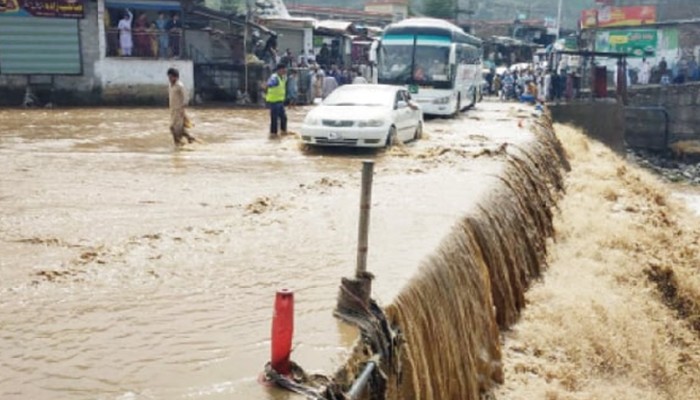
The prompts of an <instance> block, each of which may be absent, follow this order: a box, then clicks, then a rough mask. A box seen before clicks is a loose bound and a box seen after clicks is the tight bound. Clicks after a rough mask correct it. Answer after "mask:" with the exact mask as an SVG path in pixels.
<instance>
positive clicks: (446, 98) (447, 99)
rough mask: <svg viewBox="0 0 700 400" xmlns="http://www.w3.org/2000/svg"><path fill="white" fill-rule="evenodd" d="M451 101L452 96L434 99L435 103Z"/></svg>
mask: <svg viewBox="0 0 700 400" xmlns="http://www.w3.org/2000/svg"><path fill="white" fill-rule="evenodd" d="M449 102H450V96H446V97H438V98H437V99H435V100H433V104H447V103H449Z"/></svg>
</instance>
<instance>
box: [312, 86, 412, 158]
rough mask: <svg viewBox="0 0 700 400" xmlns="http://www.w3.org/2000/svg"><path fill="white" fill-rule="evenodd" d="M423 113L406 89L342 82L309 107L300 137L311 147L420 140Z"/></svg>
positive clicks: (372, 144) (370, 144)
mask: <svg viewBox="0 0 700 400" xmlns="http://www.w3.org/2000/svg"><path fill="white" fill-rule="evenodd" d="M422 134H423V112H422V110H421V108H420V106H418V105H417V104H416V103H415V102H414V101H413V100H412V99H411V95H410V93H409V92H408V90H407V89H406V88H403V87H399V86H388V85H344V86H341V87H339V88H338V89H336V90H335V91H334V92H333V93H332V94H331V95H330V96H328V97H327V98H326V99H325V100H324V101H323V103H321V104H320V105H318V106H317V107H316V108H314V109H313V110H311V111H310V112H309V114H308V115H307V116H306V119H305V120H304V124H303V126H302V128H301V140H302V141H303V143H305V144H307V145H311V146H351V147H384V146H391V145H393V144H396V143H404V142H408V141H411V140H417V139H420V137H421V136H422Z"/></svg>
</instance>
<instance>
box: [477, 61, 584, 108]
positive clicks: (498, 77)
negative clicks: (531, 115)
mask: <svg viewBox="0 0 700 400" xmlns="http://www.w3.org/2000/svg"><path fill="white" fill-rule="evenodd" d="M578 85H579V82H578V79H577V77H576V75H575V74H573V73H569V72H567V71H565V70H559V69H555V70H551V71H550V70H544V69H534V68H526V69H522V70H517V69H516V70H510V69H507V70H505V71H503V72H502V73H500V74H498V73H496V71H495V70H494V69H492V70H491V71H490V72H489V74H487V75H486V87H485V91H486V93H487V94H489V95H495V96H498V97H499V98H500V99H501V100H504V101H507V100H516V101H525V102H532V103H534V102H546V101H557V100H562V99H572V98H573V97H575V96H576V92H577V89H578Z"/></svg>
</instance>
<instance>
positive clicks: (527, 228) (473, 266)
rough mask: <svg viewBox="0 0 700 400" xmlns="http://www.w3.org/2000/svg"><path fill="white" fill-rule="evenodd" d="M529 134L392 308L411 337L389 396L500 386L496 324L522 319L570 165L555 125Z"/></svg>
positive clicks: (438, 395)
mask: <svg viewBox="0 0 700 400" xmlns="http://www.w3.org/2000/svg"><path fill="white" fill-rule="evenodd" d="M532 129H533V132H534V133H535V135H536V140H534V141H533V142H532V143H530V144H528V145H527V146H526V147H522V148H520V147H516V146H513V145H509V146H506V151H505V152H504V154H503V157H506V159H507V163H506V164H507V165H506V167H505V169H504V172H503V173H502V175H501V176H499V178H500V179H499V180H500V184H499V186H500V187H497V188H495V189H494V192H493V195H492V196H488V198H485V199H483V201H482V203H481V204H479V205H478V206H477V207H475V208H474V209H473V210H471V212H469V213H468V214H467V215H465V216H464V217H463V218H462V219H461V220H460V221H458V223H457V224H456V225H455V226H454V227H453V229H452V230H451V232H450V233H449V234H448V235H447V236H446V237H445V238H444V239H443V241H442V243H441V246H440V247H439V248H438V249H437V250H436V251H435V252H434V253H433V254H432V255H431V256H429V257H428V258H427V259H426V260H425V261H424V262H423V265H422V266H421V268H420V271H419V273H418V274H417V275H416V276H415V277H414V278H413V279H412V280H411V281H410V282H409V284H408V285H407V286H406V287H405V288H404V289H403V290H402V292H401V293H400V294H399V296H398V297H397V299H396V301H395V302H394V303H393V304H392V305H390V306H389V307H388V308H387V310H386V312H387V315H388V316H389V319H390V321H391V323H392V324H394V325H395V326H398V327H399V329H401V331H402V336H403V340H404V341H405V342H404V345H403V346H402V348H401V360H400V361H401V373H400V376H398V377H394V378H392V381H393V382H392V383H391V384H389V385H388V393H387V398H392V399H408V398H411V399H478V398H479V396H480V395H481V394H482V393H484V392H487V391H488V390H490V389H491V388H492V387H493V386H494V385H495V384H496V383H502V382H503V379H504V377H503V369H502V365H501V349H500V338H499V328H500V329H504V328H507V327H509V326H511V325H512V324H513V323H515V322H516V320H517V318H518V315H519V313H520V310H521V309H522V308H523V307H524V306H525V300H524V292H525V290H526V289H527V288H528V286H529V284H530V283H531V282H532V280H533V279H535V278H537V277H539V276H540V274H541V272H542V269H543V268H544V267H545V265H546V249H547V247H546V242H547V239H548V238H551V237H553V235H554V229H553V226H552V212H553V208H554V207H555V200H556V196H557V195H558V193H559V192H561V191H563V182H562V179H563V178H562V174H561V172H562V170H563V169H568V168H569V167H568V163H567V161H566V158H565V155H564V153H563V150H562V148H561V145H560V144H559V142H558V140H557V138H556V137H555V135H554V130H553V127H552V123H551V119H550V118H548V117H543V118H542V119H541V120H538V121H536V122H534V124H533V126H532ZM465 190H466V188H465Z"/></svg>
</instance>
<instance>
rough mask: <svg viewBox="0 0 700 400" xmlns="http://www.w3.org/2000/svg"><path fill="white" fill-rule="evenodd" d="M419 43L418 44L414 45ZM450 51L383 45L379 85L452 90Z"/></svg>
mask: <svg viewBox="0 0 700 400" xmlns="http://www.w3.org/2000/svg"><path fill="white" fill-rule="evenodd" d="M417 43H420V42H417ZM449 57H450V47H449V46H445V45H443V44H440V45H421V44H416V45H413V44H410V45H407V44H392V43H385V44H383V45H382V48H381V53H380V56H379V59H380V62H379V82H380V83H386V84H389V85H405V84H419V85H429V86H434V87H436V88H440V89H449V88H451V87H452V71H451V69H450V66H449Z"/></svg>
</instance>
